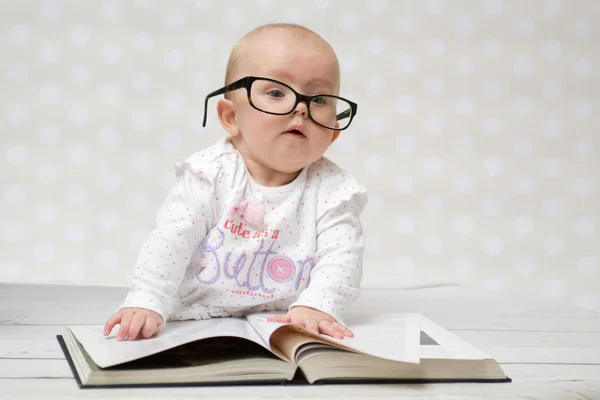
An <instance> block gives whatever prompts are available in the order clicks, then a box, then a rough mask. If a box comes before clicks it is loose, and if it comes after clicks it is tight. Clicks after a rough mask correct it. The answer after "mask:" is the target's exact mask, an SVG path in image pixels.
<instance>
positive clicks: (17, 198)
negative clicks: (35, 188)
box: [4, 184, 25, 204]
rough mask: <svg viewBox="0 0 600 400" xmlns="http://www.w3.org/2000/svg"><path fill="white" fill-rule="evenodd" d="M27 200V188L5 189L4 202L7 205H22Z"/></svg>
mask: <svg viewBox="0 0 600 400" xmlns="http://www.w3.org/2000/svg"><path fill="white" fill-rule="evenodd" d="M23 200H25V188H24V187H23V185H19V184H12V185H7V186H6V187H5V189H4V202H5V203H7V204H20V203H22V202H23Z"/></svg>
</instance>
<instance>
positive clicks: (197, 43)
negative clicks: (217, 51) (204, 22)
mask: <svg viewBox="0 0 600 400" xmlns="http://www.w3.org/2000/svg"><path fill="white" fill-rule="evenodd" d="M193 43H194V49H196V51H198V52H200V53H206V52H208V51H210V50H212V48H213V37H212V35H211V34H210V33H208V32H200V33H197V34H196V36H194V42H193Z"/></svg>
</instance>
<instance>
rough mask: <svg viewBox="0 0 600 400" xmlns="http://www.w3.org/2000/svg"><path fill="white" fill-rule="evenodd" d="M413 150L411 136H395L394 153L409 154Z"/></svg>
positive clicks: (413, 144)
mask: <svg viewBox="0 0 600 400" xmlns="http://www.w3.org/2000/svg"><path fill="white" fill-rule="evenodd" d="M414 150H415V141H414V139H413V137H412V136H409V135H398V136H396V152H397V153H400V154H410V153H412V152H414Z"/></svg>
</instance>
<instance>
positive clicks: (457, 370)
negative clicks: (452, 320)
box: [57, 313, 510, 387]
mask: <svg viewBox="0 0 600 400" xmlns="http://www.w3.org/2000/svg"><path fill="white" fill-rule="evenodd" d="M271 315H273V313H259V314H251V315H248V316H246V317H245V318H215V319H208V320H201V321H177V322H169V323H167V324H166V325H165V327H164V328H163V330H162V331H161V332H160V333H159V335H158V336H156V337H154V338H151V339H145V340H137V341H123V342H118V341H117V340H116V339H115V336H116V335H112V336H109V337H104V336H103V335H102V328H103V327H102V326H85V325H80V326H70V327H68V328H66V331H65V332H64V334H63V335H59V336H58V337H57V338H58V341H59V343H60V345H61V348H62V349H63V352H64V353H65V356H66V358H67V360H68V361H69V365H70V366H71V369H72V371H73V374H74V376H75V378H76V380H77V382H78V384H79V386H80V387H124V386H152V385H158V386H167V385H209V384H249V383H275V382H279V383H285V382H293V383H314V382H382V381H386V382H387V381H405V382H427V381H491V382H499V381H510V379H509V378H507V377H506V376H505V375H504V373H503V371H502V369H501V368H500V366H499V365H498V364H497V363H496V361H494V360H493V359H491V358H490V357H488V356H486V355H485V354H483V353H482V352H480V351H479V350H477V349H476V348H474V347H473V346H471V345H469V344H468V343H466V342H464V341H463V340H461V339H459V338H458V337H457V336H455V335H453V334H452V333H450V332H448V331H447V330H445V329H443V328H442V327H440V326H439V325H437V324H435V323H434V322H433V321H431V320H429V319H427V318H426V317H424V316H422V315H420V314H381V315H349V316H347V317H346V321H345V322H346V325H347V326H348V328H349V329H350V330H352V331H353V333H354V337H353V338H344V339H335V338H332V337H330V336H326V335H316V334H313V333H311V332H309V331H307V330H306V329H304V328H302V327H300V326H296V325H292V324H282V323H276V322H268V321H267V318H268V317H269V316H271Z"/></svg>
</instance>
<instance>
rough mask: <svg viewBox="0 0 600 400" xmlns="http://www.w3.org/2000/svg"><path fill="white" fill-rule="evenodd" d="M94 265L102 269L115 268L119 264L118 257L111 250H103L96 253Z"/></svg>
mask: <svg viewBox="0 0 600 400" xmlns="http://www.w3.org/2000/svg"><path fill="white" fill-rule="evenodd" d="M96 265H97V266H98V267H100V268H103V269H115V268H117V266H118V265H119V257H118V256H117V253H116V252H115V251H113V250H104V251H101V252H100V253H98V254H97V255H96Z"/></svg>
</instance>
